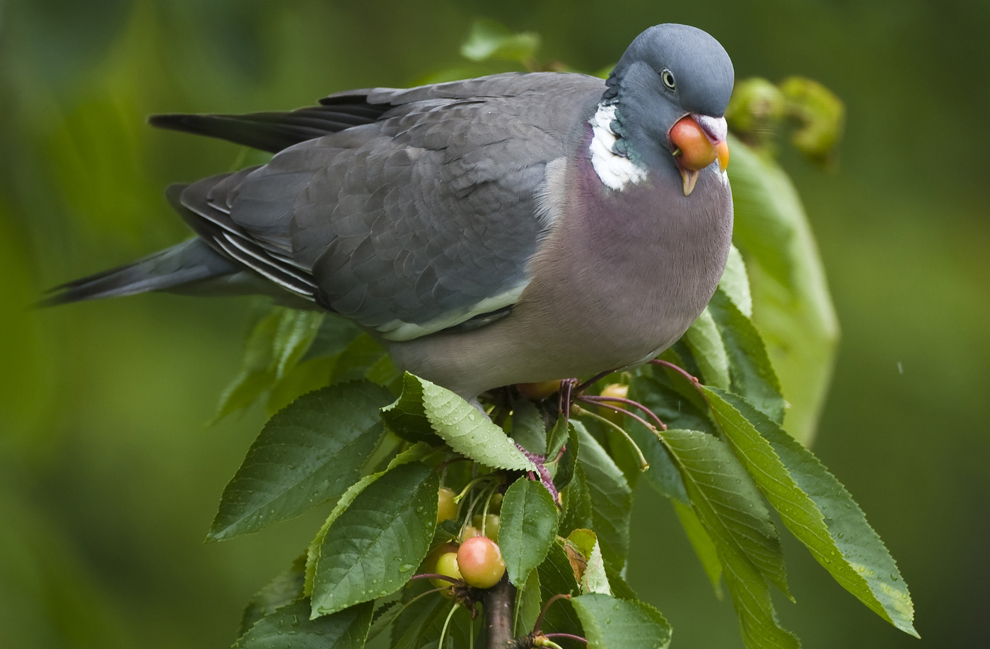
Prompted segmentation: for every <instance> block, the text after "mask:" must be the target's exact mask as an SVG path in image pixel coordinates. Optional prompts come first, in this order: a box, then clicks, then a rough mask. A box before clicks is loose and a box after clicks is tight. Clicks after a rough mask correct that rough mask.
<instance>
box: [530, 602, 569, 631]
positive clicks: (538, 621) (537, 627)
mask: <svg viewBox="0 0 990 649" xmlns="http://www.w3.org/2000/svg"><path fill="white" fill-rule="evenodd" d="M570 598H571V596H570V595H569V594H567V593H561V594H559V595H554V596H553V597H551V598H550V599H548V600H547V603H546V604H544V605H543V610H542V611H540V615H539V617H537V618H536V624H534V625H533V635H539V633H540V625H541V624H543V618H544V616H545V615H546V614H547V609H548V608H550V605H551V604H553V603H554V602H556V601H557V600H558V599H570Z"/></svg>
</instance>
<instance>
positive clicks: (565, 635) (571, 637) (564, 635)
mask: <svg viewBox="0 0 990 649" xmlns="http://www.w3.org/2000/svg"><path fill="white" fill-rule="evenodd" d="M543 637H544V638H567V639H568V640H577V641H578V642H583V643H584V644H588V640H587V639H586V638H582V637H581V636H579V635H574V634H573V633H544V634H543Z"/></svg>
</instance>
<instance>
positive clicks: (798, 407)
mask: <svg viewBox="0 0 990 649" xmlns="http://www.w3.org/2000/svg"><path fill="white" fill-rule="evenodd" d="M730 146H731V147H732V164H731V165H730V166H729V177H730V178H731V180H732V200H733V204H734V206H735V227H734V233H733V239H734V241H735V243H736V245H738V246H739V248H740V249H741V250H742V253H743V256H744V258H745V259H746V265H747V269H748V270H749V279H750V284H751V287H752V293H753V301H754V303H755V304H756V308H755V310H754V316H753V319H754V322H755V324H756V326H757V327H758V328H759V330H760V333H761V334H762V335H763V340H764V342H765V343H766V346H767V351H768V353H769V355H770V357H771V358H772V359H773V364H774V368H775V369H776V371H777V374H778V375H779V377H780V382H781V384H782V386H783V391H784V396H785V397H786V399H787V401H788V403H790V406H791V407H790V409H789V410H788V412H787V419H786V422H785V424H786V427H787V430H788V431H790V432H791V433H792V434H793V435H794V437H795V438H797V439H798V440H800V441H802V442H804V443H805V444H807V443H809V442H810V440H811V438H812V437H813V435H814V430H815V426H816V423H817V420H818V417H819V414H820V412H821V408H822V406H823V405H824V402H825V395H826V393H827V391H828V385H829V382H830V380H831V377H832V366H833V362H834V359H835V352H836V349H837V346H838V340H839V325H838V321H837V319H836V316H835V309H834V307H833V306H832V300H831V297H830V296H829V291H828V284H827V282H826V280H825V271H824V268H823V266H822V262H821V257H820V255H819V254H818V249H817V246H816V244H815V238H814V234H813V233H812V231H811V226H810V224H809V223H808V218H807V216H806V215H805V213H804V208H803V206H802V205H801V199H800V197H799V196H798V193H797V191H796V190H795V188H794V185H793V183H791V180H790V178H788V176H787V174H786V173H785V172H784V171H783V169H781V168H780V166H779V165H778V164H777V163H776V162H774V161H773V160H772V159H770V158H769V157H763V156H759V155H757V154H756V153H755V152H754V151H753V150H752V149H750V148H749V147H747V146H746V145H745V144H743V143H742V142H740V141H739V140H738V139H736V138H735V137H731V136H730ZM740 308H741V305H740Z"/></svg>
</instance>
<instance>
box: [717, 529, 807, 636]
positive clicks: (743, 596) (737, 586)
mask: <svg viewBox="0 0 990 649" xmlns="http://www.w3.org/2000/svg"><path fill="white" fill-rule="evenodd" d="M718 554H719V559H720V562H721V564H722V566H723V567H724V571H723V574H724V575H725V585H726V586H727V587H728V589H729V595H730V596H731V597H732V605H733V608H735V610H736V617H737V618H738V619H739V628H740V630H741V632H742V637H743V642H744V643H745V644H746V647H747V648H748V649H799V648H800V647H801V643H800V642H799V641H798V639H797V637H796V636H795V635H794V634H793V633H791V632H790V631H787V630H785V629H784V628H783V627H781V626H780V623H779V622H778V621H777V612H776V611H775V610H774V608H773V601H772V600H771V599H770V587H769V586H768V585H767V582H766V580H765V579H764V578H763V577H762V576H761V575H760V573H759V572H757V571H756V568H754V567H753V564H752V563H751V562H749V561H748V560H747V559H746V558H745V557H744V556H742V555H741V554H739V552H737V551H736V550H735V549H734V548H732V547H729V546H719V548H718Z"/></svg>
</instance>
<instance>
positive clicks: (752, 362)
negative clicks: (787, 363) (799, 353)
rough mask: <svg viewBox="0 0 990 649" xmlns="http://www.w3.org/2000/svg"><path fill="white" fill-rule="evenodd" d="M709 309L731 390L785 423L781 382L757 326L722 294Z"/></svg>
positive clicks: (712, 301)
mask: <svg viewBox="0 0 990 649" xmlns="http://www.w3.org/2000/svg"><path fill="white" fill-rule="evenodd" d="M708 310H709V311H711V314H712V317H713V318H714V319H715V322H716V323H717V324H718V327H719V333H720V334H721V335H722V342H723V343H724V344H725V351H726V352H727V354H728V357H729V371H730V374H731V376H732V385H731V390H732V391H733V392H735V393H736V394H740V395H742V396H744V397H746V399H747V400H749V401H750V402H751V403H752V404H753V405H755V406H756V407H757V408H759V409H760V411H761V412H763V413H764V414H766V415H767V416H768V417H770V418H771V419H773V420H774V421H776V422H778V423H779V422H781V421H783V420H784V397H783V396H781V394H780V382H779V381H778V380H777V375H776V374H775V373H774V371H773V366H772V365H771V364H770V358H769V357H768V356H767V351H766V347H764V345H763V339H762V338H760V333H759V332H758V331H757V330H756V327H754V326H753V323H752V322H750V320H749V318H747V317H746V316H744V315H743V313H742V311H740V310H739V308H738V307H737V306H736V305H735V304H733V303H732V300H730V299H729V297H728V296H727V295H726V294H725V293H723V292H722V291H719V290H716V291H715V295H713V296H712V299H711V302H709V303H708Z"/></svg>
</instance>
